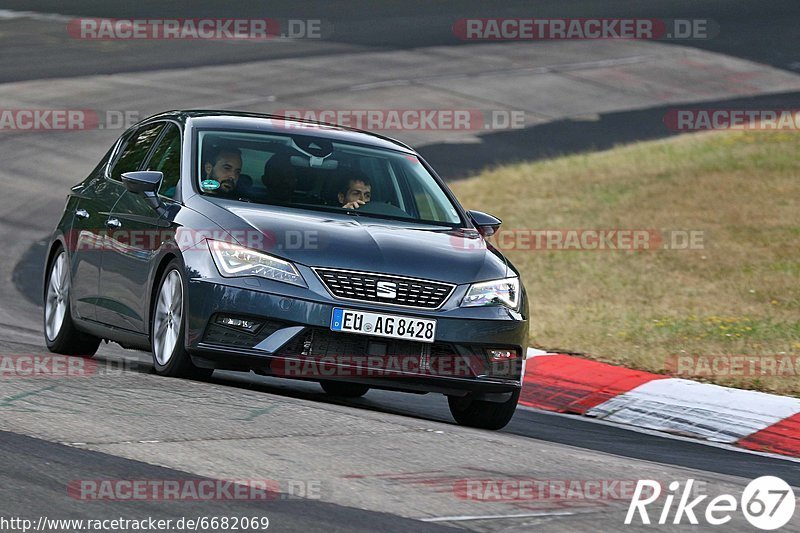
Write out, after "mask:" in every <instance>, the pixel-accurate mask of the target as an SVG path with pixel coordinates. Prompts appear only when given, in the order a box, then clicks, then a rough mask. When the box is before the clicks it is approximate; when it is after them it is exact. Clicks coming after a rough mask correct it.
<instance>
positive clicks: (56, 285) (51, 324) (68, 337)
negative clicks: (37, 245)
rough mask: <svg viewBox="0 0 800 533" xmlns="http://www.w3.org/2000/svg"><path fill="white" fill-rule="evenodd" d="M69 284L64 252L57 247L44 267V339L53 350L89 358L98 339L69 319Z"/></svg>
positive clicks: (67, 265)
mask: <svg viewBox="0 0 800 533" xmlns="http://www.w3.org/2000/svg"><path fill="white" fill-rule="evenodd" d="M71 286H72V281H71V279H70V273H69V259H68V258H67V253H66V252H65V251H64V250H63V249H60V250H59V251H58V253H57V254H56V256H55V257H54V258H53V261H52V262H51V263H50V265H49V266H48V270H47V287H46V288H45V293H44V306H43V307H44V309H43V311H44V315H43V318H44V340H45V343H46V344H47V349H48V350H50V351H51V352H53V353H59V354H63V355H76V356H81V357H92V356H94V354H95V353H96V352H97V348H98V347H99V346H100V339H98V338H97V337H94V336H92V335H89V334H88V333H84V332H82V331H78V329H77V328H76V327H75V322H73V320H72V311H71V309H70V304H69V291H70V288H71Z"/></svg>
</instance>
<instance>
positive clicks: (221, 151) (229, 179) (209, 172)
mask: <svg viewBox="0 0 800 533" xmlns="http://www.w3.org/2000/svg"><path fill="white" fill-rule="evenodd" d="M203 174H204V176H205V177H204V179H206V180H214V181H217V182H219V188H218V189H206V192H208V193H211V194H216V195H219V196H229V195H232V194H234V192H235V191H236V185H237V183H238V182H239V176H240V175H241V174H242V152H241V151H240V150H239V149H238V148H235V147H233V146H222V147H219V148H217V149H216V150H213V151H212V152H211V157H209V158H208V159H207V160H206V162H205V163H204V164H203Z"/></svg>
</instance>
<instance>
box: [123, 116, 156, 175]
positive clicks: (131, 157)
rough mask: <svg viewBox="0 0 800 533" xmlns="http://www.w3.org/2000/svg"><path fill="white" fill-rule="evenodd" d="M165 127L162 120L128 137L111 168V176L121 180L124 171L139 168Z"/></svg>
mask: <svg viewBox="0 0 800 533" xmlns="http://www.w3.org/2000/svg"><path fill="white" fill-rule="evenodd" d="M163 127H164V124H163V123H161V122H159V123H157V124H151V125H149V126H144V127H143V128H141V129H139V130H138V131H137V132H136V133H134V134H133V135H132V136H131V137H130V138H128V139H127V140H126V141H125V143H124V146H123V147H122V151H121V152H120V154H119V156H118V157H117V161H116V162H115V163H114V167H113V168H112V169H111V177H112V178H113V179H115V180H120V179H121V177H122V174H123V173H125V172H133V171H135V170H139V167H140V166H141V165H142V163H143V162H144V158H145V157H146V156H147V152H149V151H150V148H151V147H152V146H153V143H154V142H155V140H156V139H157V138H158V134H159V133H160V132H161V128H163Z"/></svg>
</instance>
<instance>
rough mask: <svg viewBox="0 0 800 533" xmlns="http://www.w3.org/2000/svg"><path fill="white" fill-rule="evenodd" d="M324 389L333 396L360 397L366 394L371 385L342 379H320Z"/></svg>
mask: <svg viewBox="0 0 800 533" xmlns="http://www.w3.org/2000/svg"><path fill="white" fill-rule="evenodd" d="M319 384H320V385H321V386H322V390H324V391H325V393H326V394H330V395H331V396H341V397H342V398H360V397H361V396H364V395H365V394H366V393H367V392H368V391H369V387H367V386H366V385H359V384H357V383H343V382H341V381H320V382H319Z"/></svg>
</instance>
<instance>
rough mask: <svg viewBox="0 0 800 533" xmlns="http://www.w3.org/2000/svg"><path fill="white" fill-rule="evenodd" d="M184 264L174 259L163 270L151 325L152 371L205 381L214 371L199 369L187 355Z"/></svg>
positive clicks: (161, 374) (162, 374)
mask: <svg viewBox="0 0 800 533" xmlns="http://www.w3.org/2000/svg"><path fill="white" fill-rule="evenodd" d="M182 270H183V269H182V267H181V263H180V262H179V261H178V260H177V259H173V260H172V261H171V262H170V263H169V264H168V265H167V268H166V269H164V273H163V274H162V275H161V280H160V281H159V284H158V292H156V300H155V303H154V305H153V313H152V315H153V318H152V320H151V321H150V347H151V350H152V352H153V367H154V368H155V370H156V374H158V375H160V376H167V377H175V378H196V379H204V378H208V377H209V376H211V373H212V372H213V370H211V369H206V368H198V367H196V366H194V365H193V364H192V359H191V357H190V356H189V353H188V352H187V351H186V346H185V343H184V338H185V334H186V313H185V310H186V298H185V294H186V284H185V283H184V278H183V274H182Z"/></svg>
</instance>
